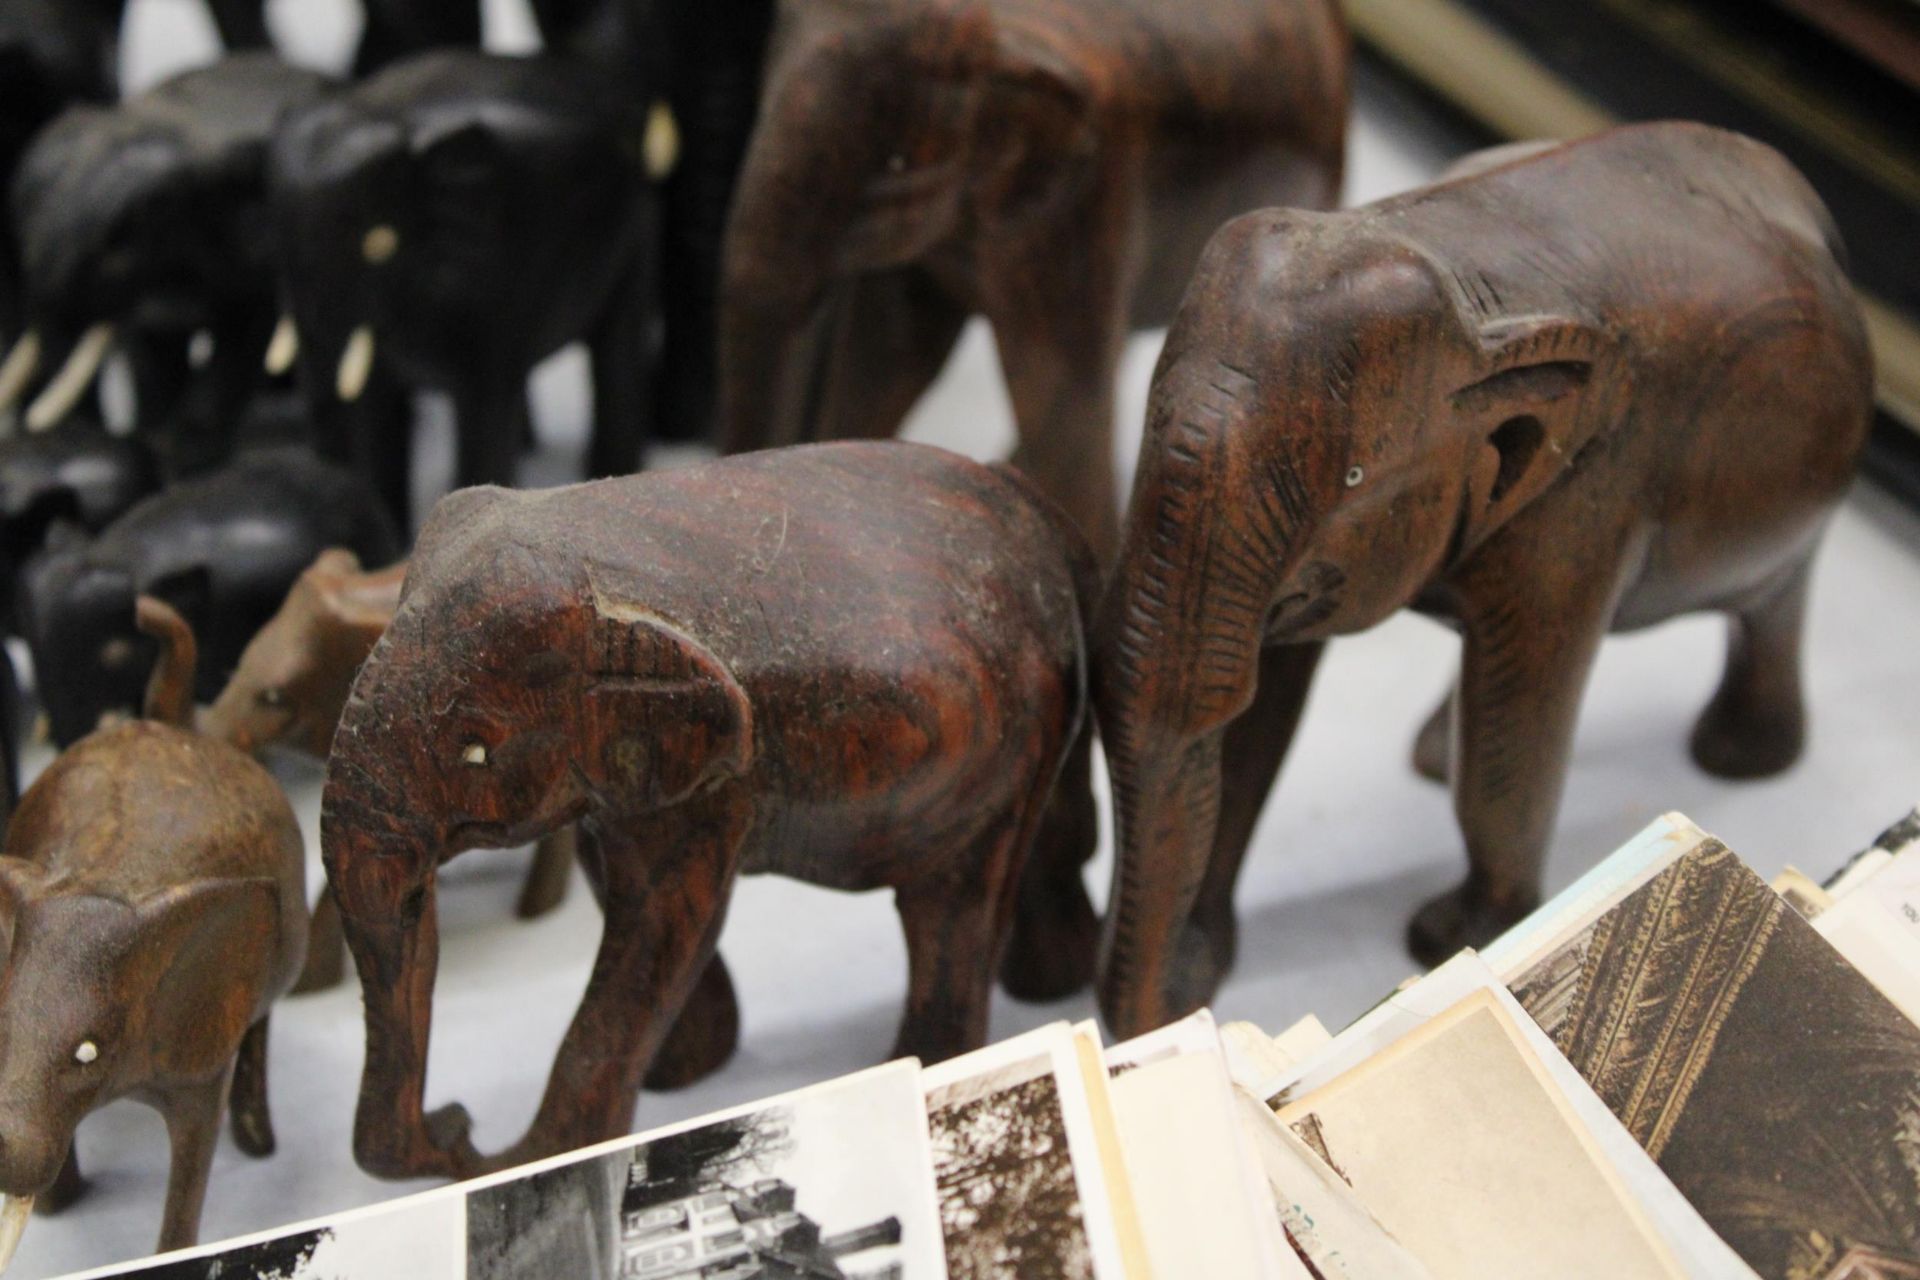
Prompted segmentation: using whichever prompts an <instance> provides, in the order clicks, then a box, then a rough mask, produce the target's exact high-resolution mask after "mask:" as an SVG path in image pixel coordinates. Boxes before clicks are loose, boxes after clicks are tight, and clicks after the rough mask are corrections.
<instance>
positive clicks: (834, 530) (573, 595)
mask: <svg viewBox="0 0 1920 1280" xmlns="http://www.w3.org/2000/svg"><path fill="white" fill-rule="evenodd" d="M1096 589H1097V583H1096V571H1095V569H1094V565H1093V561H1092V558H1091V556H1090V555H1089V554H1088V553H1087V551H1086V549H1085V546H1084V544H1083V543H1082V542H1081V540H1080V538H1079V536H1078V534H1077V533H1075V532H1074V531H1073V530H1072V528H1071V526H1070V524H1069V523H1068V522H1067V521H1066V519H1065V517H1064V516H1063V515H1062V514H1061V513H1059V512H1058V511H1057V510H1055V509H1054V508H1053V507H1052V505H1051V504H1050V503H1048V502H1047V501H1046V500H1045V499H1044V498H1042V497H1040V496H1039V495H1038V493H1037V492H1036V491H1035V490H1034V489H1033V488H1032V487H1031V486H1030V485H1029V484H1028V483H1027V482H1026V481H1025V480H1024V479H1023V478H1022V477H1020V476H1019V475H1018V473H1015V472H1012V471H1010V470H1007V469H1004V468H986V467H981V466H979V465H977V464H974V463H971V462H968V461H966V460H964V459H961V458H959V457H956V456H955V455H953V454H949V453H946V452H944V451H943V450H938V449H932V448H927V447H924V446H918V445H908V444H896V443H891V442H867V443H858V444H842V445H825V446H815V447H810V448H799V449H791V450H781V451H773V452H768V453H761V454H755V455H752V456H748V457H741V458H736V459H730V460H726V461H722V462H717V463H712V464H709V465H706V466H702V467H696V468H691V469H686V470H676V471H668V472H661V473H657V474H651V475H642V476H635V477H630V478H626V479H616V480H606V481H601V482H598V483H594V484H586V485H579V486H575V487H572V488H565V489H558V490H550V491H547V492H544V493H523V494H515V493H510V492H507V491H504V490H498V489H470V490H465V491H462V492H460V493H457V494H454V495H453V496H452V497H449V498H447V499H446V500H445V501H443V502H442V503H441V504H440V505H439V506H438V507H437V508H435V510H434V513H433V515H432V516H431V517H430V519H429V520H428V523H427V526H426V528H425V530H423V532H422V533H421V535H420V542H419V546H418V548H417V550H416V551H415V553H414V556H413V559H412V561H411V562H410V568H409V571H408V575H407V581H406V585H405V587H404V588H403V590H402V593H401V601H400V608H399V611H398V612H397V613H396V614H395V616H394V619H393V624H392V625H391V626H390V627H389V628H388V629H387V632H386V634H385V635H384V636H383V637H382V638H381V640H380V642H379V643H378V644H377V645H376V646H375V648H374V651H373V653H372V655H371V656H370V657H369V658H368V659H367V661H366V664H365V665H364V666H363V667H362V668H361V670H360V675H359V678H358V679H357V680H356V681H355V684H354V688H353V693H352V697H351V698H350V700H349V702H348V704H347V708H346V713H345V715H344V716H343V717H342V719H341V721H340V727H339V730H338V732H337V733H336V735H335V737H334V743H333V750H332V755H331V757H330V759H329V762H328V769H327V782H326V790H325V795H324V798H323V802H322V814H321V847H322V855H323V858H324V860H325V862H326V867H327V876H328V880H329V882H330V884H331V886H332V889H333V892H334V894H335V897H336V898H337V900H338V902H339V906H340V914H341V920H342V922H343V924H344V925H345V930H346V936H347V942H348V945H349V947H350V948H351V950H352V952H353V956H354V960H355V963H356V964H357V965H358V967H359V971H360V980H361V986H362V988H363V989H364V992H365V996H366V1015H367V1066H366V1074H365V1076H364V1078H363V1079H362V1082H361V1094H360V1105H359V1112H358V1115H357V1118H356V1121H355V1126H354V1153H355V1156H356V1158H357V1159H358V1160H359V1162H360V1164H361V1166H362V1167H364V1168H366V1169H367V1170H368V1171H370V1172H372V1173H376V1174H380V1175H383V1176H391V1177H411V1176H422V1175H435V1174H439V1175H452V1176H468V1175H471V1174H473V1173H475V1172H477V1171H480V1170H483V1169H486V1168H489V1167H495V1166H499V1165H504V1164H508V1163H512V1162H515V1161H519V1160H525V1159H530V1158H534V1157H537V1156H541V1155H546V1154H550V1153H552V1152H555V1151H560V1150H565V1149H567V1148H570V1147H574V1146H579V1145H581V1144H584V1143H588V1142H592V1141H596V1140H599V1139H604V1138H607V1137H611V1136H614V1135H616V1134H621V1133H625V1132H627V1128H628V1125H629V1122H630V1120H631V1118H632V1114H633V1106H634V1097H635V1094H636V1092H637V1090H638V1089H639V1087H640V1084H641V1080H642V1076H643V1074H644V1073H645V1072H646V1071H647V1069H648V1066H649V1063H650V1062H651V1061H652V1060H653V1059H654V1056H655V1053H656V1051H657V1050H658V1049H659V1047H660V1046H661V1044H662V1041H663V1039H664V1038H665V1037H666V1036H667V1033H668V1030H669V1027H670V1026H672V1025H673V1022H674V1019H675V1018H676V1016H677V1017H678V1018H679V1020H680V1026H679V1028H678V1029H677V1030H676V1033H675V1034H676V1038H678V1037H679V1036H681V1035H682V1034H683V1033H684V1035H685V1036H686V1037H687V1038H689V1039H690V1040H692V1041H694V1042H695V1043H694V1045H693V1048H694V1049H695V1050H697V1051H699V1052H703V1053H705V1054H707V1055H709V1057H712V1056H718V1057H720V1058H724V1056H725V1055H726V1054H727V1053H728V1052H730V1050H731V1048H732V1042H733V1036H734V1033H735V1028H736V1026H737V1022H736V1014H735V1009H734V1003H733V994H732V988H731V985H730V984H729V982H728V979H727V977H726V972H725V970H724V968H722V967H721V966H720V964H719V963H718V960H717V957H715V956H714V943H715V940H716V939H717V937H718V935H719V931H720V926H721V922H722V920H723V918H724V916H725V914H726V904H727V897H728V893H729V891H730V889H731V887H732V884H733V881H734V877H735V876H737V875H741V874H752V873H758V872H774V873H779V874H783V875H789V876H794V877H797V878H800V879H804V880H807V881H810V882H813V883H816V884H820V885H825V886H828V887H832V888H837V889H845V890H866V889H877V888H882V887H891V888H892V889H893V891H894V895H895V900H896V903H897V906H898V909H899V912H900V917H901V922H902V925H903V926H904V928H905V932H906V939H907V950H908V958H909V967H910V975H909V991H908V997H907V1011H906V1017H905V1020H904V1022H903V1024H902V1026H901V1030H900V1038H899V1043H898V1051H899V1052H901V1053H911V1054H918V1055H921V1056H922V1057H924V1058H926V1059H928V1060H935V1059H939V1058H944V1057H947V1056H949V1055H951V1054H954V1053H957V1052H960V1051H962V1050H965V1049H968V1048H970V1047H973V1046H976V1045H978V1044H980V1043H981V1041H982V1038H983V1037H984V1036H985V1034H986V1029H987V1000H988V994H989V991H990V989H991V987H992V985H993V975H994V970H995V966H996V964H998V963H999V961H1000V958H1001V956H1002V953H1003V951H1004V952H1005V953H1006V960H1007V967H1006V970H1005V974H1006V977H1007V978H1008V979H1009V985H1010V987H1014V988H1017V989H1018V991H1019V992H1024V993H1026V994H1031V995H1036V996H1041V995H1044V996H1057V995H1060V994H1064V992H1065V991H1069V990H1071V989H1073V988H1074V987H1076V986H1078V985H1079V984H1080V983H1082V982H1084V981H1085V980H1086V978H1088V977H1090V976H1091V971H1092V959H1093V946H1094V942H1095V932H1096V926H1095V923H1094V918H1093V913H1092V907H1091V905H1090V904H1089V902H1088V900H1087V897H1086V893H1085V889H1084V886H1083V885H1082V884H1081V881H1080V868H1081V866H1082V863H1083V862H1084V860H1085V858H1086V857H1087V856H1088V855H1089V853H1090V852H1091V850H1092V847H1093V839H1094V825H1093V821H1092V819H1093V813H1092V807H1091V804H1092V802H1091V798H1090V796H1091V793H1090V791H1089V790H1088V775H1087V752H1088V744H1087V734H1086V732H1085V731H1084V728H1085V726H1084V724H1083V721H1084V718H1085V717H1084V716H1083V714H1082V711H1083V707H1082V704H1083V701H1084V697H1083V688H1084V686H1083V666H1084V655H1083V647H1082V646H1083V641H1082V633H1081V626H1082V622H1081V620H1082V617H1083V610H1084V609H1085V608H1086V607H1087V606H1088V605H1090V604H1091V603H1092V597H1093V595H1094V593H1095V591H1096ZM1056 775H1062V778H1061V782H1060V785H1059V787H1058V796H1057V801H1058V802H1057V803H1055V804H1053V805H1051V806H1050V805H1049V798H1050V796H1053V795H1054V793H1055V791H1056V787H1055V780H1056ZM576 819H577V820H578V822H579V845H580V861H581V864H582V866H583V867H584V868H585V869H586V871H587V874H588V879H589V882H590V883H591V884H592V885H593V886H594V888H595V891H596V893H597V894H598V896H599V898H600V901H601V904H602V907H603V910H604V912H605V915H606V927H605V932H604V935H603V937H602V941H601V946H600V954H599V958H598V960H597V962H596V964H595V967H594V972H593V978H592V980H591V982H590V983H589V985H588V988H587V992H586V995H585V997H584V998H583V999H582V1001H581V1005H580V1008H579V1010H578V1012H577V1013H576V1015H575V1017H574V1020H573V1024H572V1027H571V1028H570V1029H569V1030H568V1032H567V1035H566V1038H565V1040H564V1041H563V1043H562V1045H561V1048H560V1052H559V1055H558V1057H557V1059H556V1061H555V1063H554V1067H553V1072H552V1075H551V1078H550V1079H549V1081H548V1084H547V1089H546V1094H545V1097H544V1098H543V1100H542V1102H541V1104H540V1108H539V1111H538V1114H537V1115H536V1117H535V1119H534V1121H533V1124H532V1127H531V1129H530V1130H529V1131H528V1133H527V1135H526V1137H525V1138H524V1139H523V1140H522V1141H521V1142H520V1143H519V1144H518V1145H517V1146H515V1147H514V1148H513V1149H512V1150H510V1151H508V1152H507V1153H506V1154H505V1155H503V1156H500V1157H497V1158H493V1159H486V1158H483V1157H481V1156H480V1154H479V1153H478V1152H476V1151H475V1150H474V1149H473V1147H472V1146H471V1144H470V1143H469V1142H468V1140H467V1137H466V1120H465V1115H464V1113H463V1112H461V1111H460V1110H459V1109H458V1108H457V1107H453V1108H446V1109H442V1110H441V1111H438V1112H435V1113H434V1114H433V1115H432V1116H430V1117H429V1116H427V1115H426V1114H424V1112H423V1110H422V1105H421V1103H422V1098H423V1095H424V1090H425V1083H426V1081H425V1075H426V1064H427V1058H426V1048H427V1034H428V1028H429V1025H430V1021H431V997H432V992H433V984H434V969H435V963H436V958H437V954H438V939H437V934H436V927H435V911H434V883H435V870H436V868H437V867H438V866H439V865H440V863H441V862H442V861H444V860H445V859H446V858H448V857H451V856H453V855H455V854H457V853H459V852H460V851H461V850H463V849H468V848H473V847H476V846H488V847H505V846H509V845H514V844H519V843H522V842H524V841H527V840H530V839H533V838H535V837H537V836H539V835H541V834H543V833H545V832H548V831H551V830H553V829H555V828H556V827H558V826H560V825H562V824H564V823H567V822H572V821H575V820H576ZM1043 827H1044V829H1043ZM1030 847H1032V848H1033V850H1034V862H1033V865H1032V866H1031V867H1028V866H1027V852H1028V849H1029V848H1030ZM1023 873H1024V874H1023ZM703 974H704V975H705V976H704V977H703V976H702V975H703ZM696 988H698V989H697V990H696Z"/></svg>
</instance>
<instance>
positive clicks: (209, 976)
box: [120, 876, 280, 1076]
mask: <svg viewBox="0 0 1920 1280" xmlns="http://www.w3.org/2000/svg"><path fill="white" fill-rule="evenodd" d="M131 916H132V918H131V920H130V921H129V924H128V926H127V927H128V929H129V936H128V937H127V938H126V939H125V942H126V945H125V947H124V949H123V950H122V951H121V953H120V954H121V955H122V956H123V957H124V959H123V960H122V964H124V965H127V966H131V967H132V969H133V974H132V978H133V981H132V982H131V984H130V988H129V989H130V990H132V991H134V992H136V993H139V994H140V995H141V996H143V998H142V999H140V1001H139V1003H138V1004H137V1005H136V1006H135V1007H137V1008H140V1009H141V1010H142V1011H143V1017H142V1021H143V1022H144V1024H145V1025H144V1027H143V1028H142V1035H141V1036H140V1037H139V1042H140V1043H141V1044H142V1045H144V1046H145V1047H146V1049H147V1052H149V1053H150V1054H151V1055H152V1064H153V1067H154V1069H155V1071H156V1072H157V1073H158V1074H161V1075H168V1076H194V1075H204V1074H209V1073H211V1072H213V1071H217V1070H219V1069H220V1068H221V1067H222V1066H224V1065H225V1064H226V1062H227V1061H228V1060H229V1059H231V1058H232V1056H233V1050H234V1046H235V1045H237V1044H239V1042H240V1036H241V1034H242V1033H243V1032H245V1031H246V1029H247V1028H248V1027H249V1026H250V1025H252V1023H253V1021H254V1015H255V1011H256V1010H258V1009H259V1007H260V1005H261V1003H262V999H263V997H264V996H265V994H266V984H267V978H268V974H269V972H270V970H271V968H272V967H273V966H272V965H271V964H269V963H268V958H269V957H271V956H272V955H273V954H274V952H275V949H276V948H277V947H278V946H279V942H280V940H279V932H280V886H279V885H278V884H276V883H275V882H274V881H273V880H271V879H268V878H267V877H265V876H249V877H242V878H235V879H223V880H202V881H198V882H196V883H193V884H185V885H179V886H176V887H174V888H171V889H165V890H162V891H161V892H159V893H156V894H152V895H150V896H148V897H146V898H143V899H141V900H140V901H139V902H137V903H135V904H134V906H133V909H132V913H131Z"/></svg>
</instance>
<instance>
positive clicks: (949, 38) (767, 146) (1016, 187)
mask: <svg viewBox="0 0 1920 1280" xmlns="http://www.w3.org/2000/svg"><path fill="white" fill-rule="evenodd" d="M1021 39H1022V38H1021V37H1020V36H1019V35H1018V34H1015V33H1009V32H1007V31H1004V30H1003V29H1001V28H1000V27H997V26H996V24H995V22H994V20H993V16H992V14H991V13H990V12H989V6H987V5H984V4H981V3H979V0H936V2H935V3H927V4H914V5H894V6H888V7H887V9H886V12H885V13H884V15H880V14H877V13H876V11H874V10H863V11H861V12H859V13H857V14H856V13H854V12H853V11H851V10H848V11H840V10H836V9H834V8H832V7H830V6H808V5H782V6H780V7H779V17H778V20H777V21H776V23H775V26H774V29H773V34H772V39H771V43H770V47H769V50H768V54H767V72H766V77H765V85H764V90H763V98H762V107H761V111H760V124H759V125H758V127H757V128H756V129H755V131H754V134H753V137H752V141H751V143H750V145H749V147H748V149H747V154H746V160H745V164H744V167H743V169H742V171H741V175H740V181H739V190H738V194H737V197H736V202H735V206H734V210H733V214H732V218H731V221H730V222H729V225H728V229H727V245H726V259H725V274H726V283H725V287H724V290H723V293H722V300H723V308H722V316H721V340H722V366H723V386H722V403H721V415H722V423H723V427H724V432H725V440H726V443H727V448H728V449H729V450H731V451H736V452H737V451H743V450H748V449H755V448H767V447H772V446H776V445H784V444H793V443H796V442H800V441H803V440H806V439H810V438H814V437H815V436H816V435H817V434H818V425H819V424H818V423H817V422H815V421H814V419H815V417H816V416H817V414H818V412H819V409H818V406H817V405H815V404H812V403H810V400H811V399H813V398H814V396H815V395H816V394H817V391H818V387H819V383H820V380H821V365H822V362H823V361H825V360H826V359H827V358H828V354H829V353H828V351H827V349H826V348H827V344H828V343H829V341H830V333H829V327H830V321H831V316H830V315H829V314H828V312H829V309H830V304H831V303H832V301H833V291H834V287H835V286H836V285H837V284H839V283H841V282H844V281H846V280H848V279H850V278H852V277H855V276H860V275H866V274H871V273H882V272H886V271H889V270H891V269H895V268H901V267H907V266H912V265H915V264H918V263H921V262H923V261H924V260H925V259H926V258H927V256H928V255H929V254H930V253H931V252H932V251H934V250H936V249H937V248H939V247H940V246H942V245H943V244H947V243H950V242H951V241H952V240H953V239H954V237H955V236H956V235H957V234H959V233H960V232H961V231H962V230H963V228H965V226H966V225H967V221H968V218H969V217H970V215H971V214H972V211H973V210H974V209H975V208H978V207H980V206H990V207H992V208H994V209H995V212H996V218H997V220H998V222H999V225H1001V226H1004V227H1009V228H1016V229H1017V228H1018V227H1020V226H1021V225H1022V224H1021V219H1022V218H1024V219H1026V220H1029V221H1031V222H1032V223H1034V224H1036V225H1044V220H1045V217H1046V216H1047V214H1048V213H1049V211H1050V210H1052V209H1053V207H1054V206H1055V204H1056V202H1058V201H1060V200H1061V199H1062V198H1063V197H1064V196H1065V195H1067V194H1069V193H1072V192H1075V191H1077V190H1078V189H1079V187H1080V185H1081V184H1082V183H1083V181H1084V180H1085V179H1086V178H1087V177H1088V175H1089V174H1090V173H1091V171H1092V166H1091V165H1090V164H1083V163H1082V162H1083V161H1088V160H1091V159H1092V158H1093V157H1094V156H1095V154H1096V152H1095V145H1096V139H1095V137H1094V132H1093V130H1094V127H1095V126H1094V123H1093V122H1094V117H1095V112H1094V100H1095V95H1094V93H1093V90H1092V87H1091V86H1089V85H1087V84H1085V83H1083V82H1082V79H1081V77H1080V75H1079V73H1078V72H1077V71H1076V70H1075V69H1074V68H1073V67H1072V66H1071V65H1069V64H1067V63H1066V62H1065V61H1064V60H1062V59H1060V58H1058V57H1054V56H1050V55H1049V53H1048V52H1047V51H1046V50H1044V49H1042V48H1040V47H1039V42H1032V44H1033V47H1031V48H1026V47H1017V46H1019V45H1020V44H1021ZM1015 208H1017V209H1018V210H1019V211H1020V213H1019V214H1018V215H1017V216H1016V215H1015V213H1014V212H1013V210H1014V209H1015Z"/></svg>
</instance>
